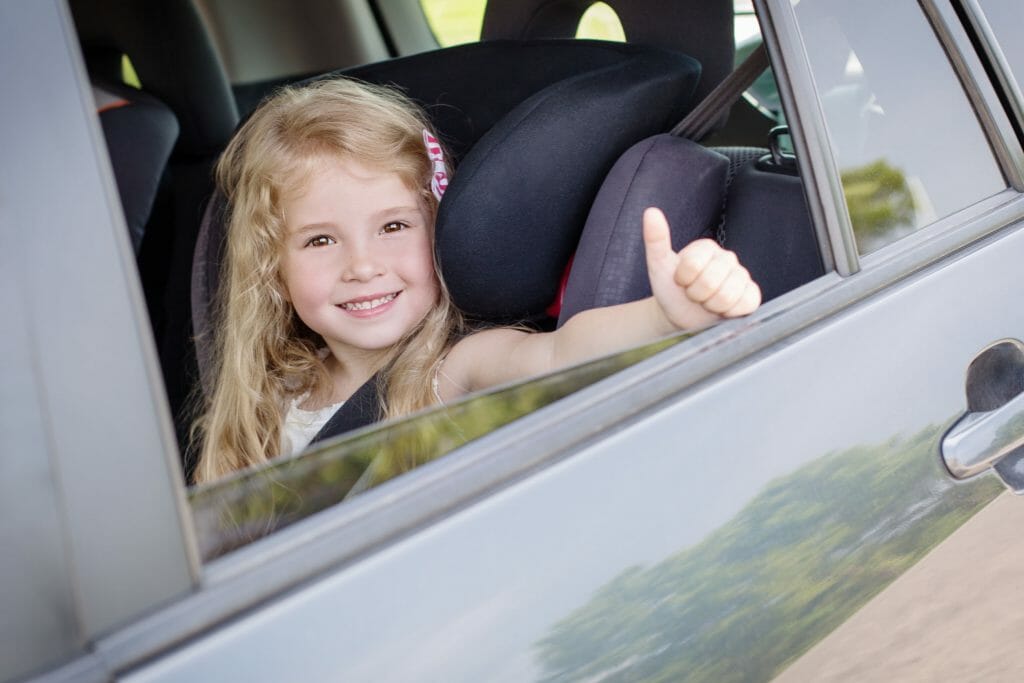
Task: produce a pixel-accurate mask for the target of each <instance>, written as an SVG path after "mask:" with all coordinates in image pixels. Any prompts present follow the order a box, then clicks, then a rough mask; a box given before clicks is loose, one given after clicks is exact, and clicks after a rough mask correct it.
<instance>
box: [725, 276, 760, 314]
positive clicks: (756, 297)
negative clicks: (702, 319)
mask: <svg viewBox="0 0 1024 683" xmlns="http://www.w3.org/2000/svg"><path fill="white" fill-rule="evenodd" d="M760 305H761V288H760V287H758V286H757V283H756V282H754V281H753V280H750V281H749V282H747V286H746V287H745V288H744V289H743V294H742V295H741V296H740V299H739V301H737V302H736V305H734V306H733V307H732V308H730V309H729V310H727V311H726V312H725V313H722V314H721V315H722V317H723V318H737V317H739V316H741V315H747V314H749V313H753V312H754V311H756V310H757V307H758V306H760Z"/></svg>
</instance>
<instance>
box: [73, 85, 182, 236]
mask: <svg viewBox="0 0 1024 683" xmlns="http://www.w3.org/2000/svg"><path fill="white" fill-rule="evenodd" d="M92 90H93V98H94V99H95V102H96V111H97V113H98V114H99V118H100V125H101V127H102V128H103V137H104V139H105V140H106V143H107V152H108V153H109V155H110V165H111V167H112V168H113V170H114V179H115V180H116V181H117V189H118V194H119V195H120V197H121V206H122V208H123V209H124V217H125V222H126V223H127V225H128V233H129V235H130V237H131V241H132V247H133V248H134V250H135V253H136V254H138V253H139V246H140V245H141V244H142V237H143V235H144V234H145V231H146V223H147V222H148V221H149V215H150V212H151V211H152V209H153V202H154V201H155V200H156V194H157V189H158V188H159V185H160V178H161V176H162V175H163V172H164V168H166V166H167V160H168V159H169V158H170V156H171V150H172V149H173V148H174V142H175V141H176V140H177V139H178V120H177V119H176V118H175V116H174V114H173V113H172V112H171V110H170V108H168V107H167V106H166V105H165V104H163V103H162V102H160V101H159V100H157V99H156V98H154V97H151V96H150V95H148V94H146V93H144V92H142V91H140V90H136V89H135V88H130V87H128V86H125V85H121V84H117V83H104V82H101V81H98V80H95V79H94V80H93V82H92Z"/></svg>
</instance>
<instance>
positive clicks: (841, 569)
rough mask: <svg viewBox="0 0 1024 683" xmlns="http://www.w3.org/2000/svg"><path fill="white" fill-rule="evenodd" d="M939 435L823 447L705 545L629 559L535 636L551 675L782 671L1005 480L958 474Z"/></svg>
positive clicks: (717, 675) (548, 678) (936, 431)
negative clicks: (637, 562) (942, 451)
mask: <svg viewBox="0 0 1024 683" xmlns="http://www.w3.org/2000/svg"><path fill="white" fill-rule="evenodd" d="M940 434H941V430H940V428H939V427H935V426H933V427H930V428H928V429H926V430H924V431H922V432H920V433H919V434H917V435H915V436H913V437H911V438H908V439H893V440H891V441H889V442H887V443H884V444H879V445H875V446H858V447H855V448H852V449H849V450H846V451H843V452H839V453H833V454H831V455H828V456H825V457H822V458H820V459H818V460H816V461H814V462H812V463H810V464H808V465H806V466H804V467H803V468H801V469H799V470H797V471H796V472H794V473H792V474H791V475H788V476H786V477H783V478H781V479H778V480H776V481H773V482H771V483H770V484H768V486H767V487H766V488H765V489H764V490H763V491H762V492H761V493H760V494H759V495H758V496H757V497H755V498H754V499H753V500H751V502H750V503H749V504H748V505H747V506H746V507H745V508H744V509H743V510H741V511H740V512H739V513H738V514H737V515H736V516H735V517H734V518H733V519H732V520H731V521H729V522H728V523H727V524H725V525H724V526H722V527H720V528H718V529H717V530H715V531H714V532H713V533H711V534H710V535H709V536H707V537H706V538H705V539H704V540H703V541H701V542H700V543H698V544H696V545H695V546H692V547H690V548H688V549H686V550H683V551H682V552H680V553H678V554H677V555H675V556H673V557H669V558H668V559H666V560H664V561H663V562H660V563H658V564H657V565H655V566H653V567H650V568H642V567H634V568H631V569H629V570H628V571H625V572H623V573H622V574H621V575H619V576H618V577H616V578H615V579H614V580H612V581H611V582H609V583H608V584H607V585H605V586H604V587H603V588H601V589H599V590H598V592H597V593H596V594H595V595H594V597H593V598H592V599H591V600H590V601H589V602H588V603H587V604H585V605H583V606H582V607H580V608H579V609H577V610H576V611H574V612H573V613H572V614H570V615H568V616H567V617H566V618H564V619H563V620H561V621H560V622H559V623H558V624H556V625H555V626H554V627H553V628H552V629H551V631H550V634H549V635H548V636H547V637H546V638H544V639H543V640H542V641H541V642H539V643H538V644H537V646H536V648H537V654H538V657H539V660H540V663H541V665H542V668H543V670H544V672H545V675H544V676H543V677H542V680H543V681H545V682H547V683H554V682H556V681H557V682H564V681H596V680H600V681H602V682H603V683H612V682H619V681H622V682H625V681H631V682H632V681H665V682H668V681H683V680H685V681H714V682H716V683H728V682H730V681H768V680H771V679H772V678H774V677H775V676H776V675H777V674H778V673H780V672H781V671H782V670H783V669H784V668H785V667H786V665H787V664H789V663H790V662H791V661H793V660H794V659H796V658H797V657H798V656H799V655H801V654H802V653H803V652H805V651H806V650H808V649H809V648H810V647H811V646H813V645H814V644H815V643H816V642H817V641H818V640H820V639H821V638H823V637H825V636H826V635H828V633H829V632H830V631H832V630H833V629H835V628H836V627H837V626H839V624H841V623H842V622H843V621H845V620H846V619H847V618H848V617H849V616H850V615H851V614H853V612H855V611H856V610H857V609H859V608H860V607H861V606H863V605H864V604H865V603H867V602H868V601H869V600H870V599H871V598H872V597H873V596H874V595H876V594H877V593H878V592H879V591H881V590H882V589H883V588H884V587H885V586H886V585H888V584H889V583H890V582H892V581H893V580H894V579H896V578H897V577H898V576H900V575H901V574H902V573H903V572H904V571H906V570H907V569H909V568H910V567H911V566H912V565H913V564H914V563H916V562H917V561H918V560H919V559H920V558H921V557H923V556H924V555H925V554H926V553H927V552H928V551H929V550H930V549H931V548H932V547H934V546H935V545H936V544H938V543H939V542H941V541H942V540H943V539H945V538H946V537H947V536H948V535H949V534H951V533H952V532H953V531H954V530H955V529H957V528H958V527H959V526H960V525H961V524H963V523H964V522H965V521H967V519H969V518H970V517H971V516H972V515H974V513H975V512H977V511H978V510H979V509H981V507H983V506H984V505H986V504H987V503H988V502H989V501H991V500H992V499H993V498H994V497H995V496H996V495H997V494H998V493H999V492H1000V491H1002V490H1003V487H1002V485H1001V484H1000V483H999V481H998V480H997V479H995V478H994V477H983V478H979V479H976V480H972V481H970V482H965V483H959V484H955V483H953V482H952V481H951V480H950V479H949V478H948V476H947V475H946V473H945V471H944V469H943V468H942V466H941V465H940V464H939V461H938V457H937V455H936V453H935V443H936V439H937V438H938V437H939V435H940ZM752 455H753V454H752Z"/></svg>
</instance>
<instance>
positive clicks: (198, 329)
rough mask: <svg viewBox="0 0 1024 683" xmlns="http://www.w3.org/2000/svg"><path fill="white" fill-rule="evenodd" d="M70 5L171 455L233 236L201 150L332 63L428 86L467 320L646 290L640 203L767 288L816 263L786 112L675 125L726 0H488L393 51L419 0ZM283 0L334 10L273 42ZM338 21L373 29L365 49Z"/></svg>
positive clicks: (774, 289)
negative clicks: (729, 253) (589, 29)
mask: <svg viewBox="0 0 1024 683" xmlns="http://www.w3.org/2000/svg"><path fill="white" fill-rule="evenodd" d="M69 4H70V8H71V11H72V15H73V18H74V22H75V25H76V28H77V31H78V35H79V40H80V44H81V49H82V53H83V56H84V59H85V64H86V68H87V70H88V74H89V77H90V80H91V81H92V83H93V85H94V89H95V90H96V92H97V108H98V111H99V112H100V113H99V116H100V120H101V122H102V127H103V132H104V135H105V137H106V141H107V147H108V151H109V152H110V156H111V162H112V166H113V168H114V172H115V177H116V180H117V183H118V187H119V190H120V193H121V197H122V203H123V205H124V210H125V216H126V219H127V223H128V225H129V230H130V232H131V239H132V242H133V245H134V247H135V251H136V257H137V263H138V268H139V273H140V279H141V282H142V284H143V289H144V292H145V296H146V303H147V307H148V311H149V316H150V322H151V324H152V328H153V333H154V338H155V340H156V346H157V349H158V353H159V358H160V362H161V366H162V371H163V376H164V382H165V387H166V391H167V394H168V399H169V403H170V406H171V409H172V412H173V416H174V422H175V427H176V431H177V435H178V439H179V443H180V445H181V447H182V452H183V453H184V452H185V444H186V441H187V433H188V428H189V424H190V417H191V412H190V407H191V406H192V405H194V403H195V398H196V395H197V392H199V391H201V389H199V388H198V387H201V386H202V384H203V383H204V382H205V381H208V378H205V377H203V375H204V372H206V370H205V368H206V365H207V362H208V357H209V349H208V345H209V339H210V306H211V302H212V301H213V297H214V294H215V292H216V288H217V283H218V273H219V263H220V258H221V249H222V246H223V245H222V242H223V229H224V226H223V216H224V208H225V207H224V201H223V199H222V198H221V197H219V196H218V194H217V192H216V191H215V188H214V184H213V180H212V168H213V165H214V164H215V162H216V160H217V158H218V155H219V154H220V152H221V151H222V150H223V149H224V147H225V146H226V144H227V142H228V141H229V139H230V138H231V135H232V134H233V131H234V130H235V129H236V127H237V126H238V124H239V122H240V120H242V119H243V118H244V117H245V116H246V115H248V113H249V112H251V110H252V109H253V107H254V106H255V104H256V103H257V102H258V101H259V100H260V99H261V98H262V97H263V96H264V95H265V94H267V93H269V92H271V91H273V89H274V88H276V87H279V86H281V85H282V84H285V83H293V82H299V81H304V80H309V79H320V78H331V77H334V76H338V75H344V76H349V77H355V78H359V79H363V80H367V81H371V82H376V83H388V84H394V85H396V86H398V87H400V88H401V89H403V90H405V91H406V93H407V94H409V95H410V96H411V97H412V98H413V99H414V100H416V101H418V102H420V103H422V104H423V105H424V107H425V109H426V110H427V112H428V114H429V116H430V117H431V119H432V121H433V122H434V124H435V127H436V130H437V131H438V132H439V134H440V136H441V138H442V140H443V141H444V143H445V144H446V146H447V147H448V149H449V150H450V152H451V155H450V156H451V162H452V163H453V165H455V167H456V168H457V172H456V173H455V174H454V177H453V180H452V183H451V186H450V187H449V190H448V193H447V194H446V196H445V200H444V202H443V203H442V204H441V207H440V210H439V215H438V217H437V225H436V245H437V246H436V248H437V251H438V255H439V259H440V262H441V267H442V271H443V274H444V277H445V280H446V283H447V285H448V287H449V289H450V291H451V294H452V296H453V299H454V301H455V303H456V304H457V305H458V306H459V307H460V308H461V309H463V310H464V311H465V312H466V313H467V314H468V316H469V317H470V318H471V319H474V320H478V321H482V322H485V323H495V324H506V323H521V322H527V323H529V324H531V325H534V326H536V327H538V328H541V329H551V328H553V327H554V326H555V325H557V324H560V323H563V322H564V321H565V320H567V319H568V318H569V317H570V316H571V315H572V314H574V313H576V312H578V311H580V310H584V309H586V308H590V307H594V306H603V305H610V304H615V303H621V302H624V301H629V300H634V299H637V298H640V297H643V296H647V295H649V293H650V288H649V285H648V283H647V280H646V270H645V267H644V256H643V245H642V240H641V237H640V234H641V233H640V215H641V212H642V209H643V208H644V207H646V206H651V205H657V206H660V207H663V208H664V210H665V211H666V213H667V215H668V217H669V222H670V224H671V225H672V228H673V243H674V246H675V248H677V249H679V248H682V246H684V245H685V244H686V243H687V242H689V241H691V240H693V239H696V238H698V237H702V236H710V237H713V238H715V239H717V240H718V241H719V242H720V243H721V244H723V245H724V246H726V247H727V248H730V249H732V250H734V251H736V252H737V254H738V256H739V257H740V260H741V262H743V263H744V264H745V265H746V266H747V267H748V269H749V270H750V271H751V274H752V275H753V276H754V279H755V280H756V281H757V282H758V283H759V284H760V286H761V288H762V291H763V294H764V299H765V300H770V299H772V298H774V297H776V296H779V295H780V294H783V293H785V292H787V291H789V290H791V289H793V288H794V287H797V286H799V285H800V284H803V283H805V282H807V281H809V280H811V279H813V278H815V277H817V276H818V275H821V274H822V273H824V272H825V266H824V264H823V262H822V259H821V255H820V251H819V246H818V242H817V239H816V237H815V231H814V229H813V226H812V224H811V221H810V218H809V215H808V210H807V206H806V202H805V199H804V190H803V185H802V183H801V181H800V178H799V173H798V170H797V166H796V163H795V160H794V158H793V156H792V154H790V153H787V152H784V151H783V149H782V146H781V145H780V138H781V137H782V136H784V134H785V131H784V130H778V129H777V130H775V131H773V132H772V133H771V134H769V131H770V130H771V129H772V128H773V126H774V125H775V124H776V123H777V122H778V121H777V120H773V119H772V118H769V117H768V116H765V115H764V113H763V112H762V111H759V110H758V109H757V107H755V106H753V105H752V104H751V103H750V102H748V101H747V100H745V99H739V100H736V101H735V103H729V104H732V105H733V106H732V107H731V113H729V115H721V116H718V117H717V120H716V122H715V123H716V125H715V126H714V127H713V128H712V130H711V131H710V132H709V133H708V134H707V135H703V136H701V138H700V139H697V140H691V139H687V138H685V137H680V136H679V135H673V134H672V133H670V132H669V131H671V130H672V129H673V126H674V125H675V124H677V123H678V122H679V121H680V120H681V119H683V118H684V117H685V116H686V115H687V113H689V112H690V111H691V110H692V109H693V108H694V107H695V106H696V105H697V104H699V103H700V102H701V101H702V100H703V99H704V98H705V96H707V95H708V94H709V93H711V92H712V91H713V90H714V88H715V87H716V86H717V85H718V84H719V83H721V82H722V81H723V80H724V79H725V78H726V77H727V75H728V74H729V73H730V71H732V69H733V64H734V61H735V55H736V46H735V37H734V3H733V1H732V0H716V1H714V2H711V1H707V0H680V1H678V2H672V1H668V0H643V1H640V0H614V1H612V0H609V2H608V3H607V4H608V5H609V6H611V8H612V9H613V10H614V11H615V12H616V13H617V15H618V17H619V19H620V21H621V23H622V27H623V31H624V33H625V35H626V37H627V41H628V42H626V43H617V42H608V41H596V40H577V39H575V38H574V36H575V34H576V28H577V26H578V25H579V23H580V18H581V17H582V16H583V13H584V12H585V11H586V10H587V9H588V8H589V7H590V5H591V4H592V3H591V2H590V1H589V0H565V1H562V2H552V1H551V0H521V1H518V2H501V3H499V2H489V3H487V6H486V9H485V12H484V16H483V22H482V28H481V35H480V40H479V41H478V42H473V43H469V44H464V45H457V46H453V47H443V48H442V47H433V48H432V49H426V50H419V49H415V50H412V49H403V47H402V44H403V41H405V42H408V40H407V39H406V38H404V37H403V36H404V35H406V34H408V33H409V30H408V27H403V24H402V22H401V21H398V22H396V21H394V20H393V17H394V16H395V15H396V12H397V10H396V9H395V8H396V7H398V6H399V5H401V6H403V7H405V10H406V11H407V12H414V13H415V12H422V10H421V9H420V8H419V6H418V5H417V4H416V3H414V2H408V3H400V2H391V3H383V2H382V3H366V4H365V5H364V4H363V3H361V2H357V1H355V0H352V1H350V2H335V3H324V2H305V3H294V4H288V5H287V6H286V5H284V4H282V3H273V2H257V3H243V2H232V1H230V0H204V1H198V0H196V1H195V2H194V1H193V0H158V1H157V0H154V1H151V2H145V3H142V2H118V1H115V0H71V2H70V3H69ZM278 5H279V6H278ZM327 5H330V8H327ZM247 13H248V14H249V15H250V16H248V17H247V16H245V15H246V14H247ZM289 13H295V14H296V16H299V17H301V25H302V26H305V27H307V28H308V27H310V26H313V25H316V24H324V21H326V19H327V18H330V19H331V21H334V22H336V25H337V26H338V28H337V30H335V31H332V30H329V29H328V28H323V29H322V30H321V31H319V33H321V34H326V35H318V32H314V31H312V30H309V31H307V34H306V35H303V34H301V32H298V35H299V38H292V39H291V42H289V39H288V38H282V39H281V40H282V41H283V42H282V44H281V45H277V44H275V42H274V41H273V40H271V39H270V37H269V36H266V35H262V33H261V32H265V31H267V30H269V29H268V26H273V24H274V23H275V21H278V22H279V23H282V24H283V23H284V21H285V19H286V18H287V15H288V14H289ZM317 13H320V14H317ZM317 17H320V19H318V18H317ZM417 18H418V20H419V22H420V23H421V24H422V23H424V22H423V21H422V16H419V15H418V16H417ZM232 21H233V22H234V23H232ZM299 22H300V20H299V19H296V20H295V21H293V22H292V24H293V25H295V24H298V23H299ZM245 26H251V27H254V28H253V30H252V31H251V33H252V35H250V36H246V37H244V38H242V37H240V36H243V35H244V31H243V27H245ZM367 27H371V28H372V30H371V31H365V30H364V29H365V28H367ZM339 36H348V37H350V38H351V37H352V36H363V38H362V41H363V42H362V47H361V48H360V43H359V42H358V41H353V40H350V41H348V42H347V43H346V44H345V45H344V46H342V47H339V46H337V45H335V44H334V43H337V42H338V40H337V38H338V37H339ZM367 36H369V37H367ZM261 39H264V40H263V42H262V43H261ZM258 45H265V46H266V49H265V50H260V49H259V48H258ZM254 46H255V47H254ZM325 46H327V47H325ZM382 50H383V51H384V52H383V54H381V51H382ZM339 52H345V53H346V54H344V55H340V56H339ZM245 54H249V55H250V57H249V61H250V62H253V64H255V66H254V67H253V68H252V69H249V70H248V71H246V70H245V69H243V68H242V67H241V66H239V65H240V64H243V65H244V55H245ZM281 54H284V55H290V56H288V57H287V58H285V57H280V55H281ZM239 55H242V57H240V56H239ZM251 55H257V56H256V57H252V56H251ZM295 55H299V56H298V57H296V56H295ZM382 57H383V58H382ZM339 59H343V60H345V61H344V62H338V61H337V60H339ZM125 60H128V62H129V63H130V64H131V66H132V67H133V68H134V71H135V72H136V73H137V75H138V83H137V84H128V83H127V82H126V79H125V76H124V63H125ZM260 60H262V62H261V61H260ZM332 60H334V61H332ZM263 62H265V63H266V64H264V65H263V68H262V70H260V69H259V68H256V67H259V66H260V65H261V64H263ZM228 66H231V67H232V69H233V70H234V71H235V72H239V73H243V72H244V74H245V77H244V78H242V79H238V80H236V79H234V78H232V77H231V76H229V73H228V68H227V67H228ZM254 72H255V73H254ZM780 117H781V113H780ZM201 380H203V381H201ZM367 400H372V394H371V395H370V396H369V398H368V399H367ZM360 404H362V405H363V406H364V408H365V406H366V405H368V404H367V403H366V402H365V401H364V402H362V403H361V402H360V401H355V400H353V401H350V402H349V404H346V408H347V409H349V410H351V411H354V413H353V415H350V416H348V417H347V418H345V419H343V420H342V421H341V423H342V429H351V428H353V427H357V426H361V425H363V424H366V423H367V422H368V421H370V420H371V419H373V416H372V411H366V410H365V409H364V410H362V411H360V409H359V405H360ZM349 405H351V407H349ZM343 410H344V409H343ZM328 426H330V425H328ZM337 429H338V427H337V426H336V427H335V431H328V432H327V433H323V434H322V435H321V436H320V437H318V438H324V437H326V436H331V435H333V434H336V433H338V431H337ZM187 470H188V463H187V462H186V472H187Z"/></svg>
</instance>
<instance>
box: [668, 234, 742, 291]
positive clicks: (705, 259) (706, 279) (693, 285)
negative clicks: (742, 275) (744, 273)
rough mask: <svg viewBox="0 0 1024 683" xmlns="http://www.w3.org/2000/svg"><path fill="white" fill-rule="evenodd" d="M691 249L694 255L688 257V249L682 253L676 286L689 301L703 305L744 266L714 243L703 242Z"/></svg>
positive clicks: (731, 254)
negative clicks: (683, 290)
mask: <svg viewBox="0 0 1024 683" xmlns="http://www.w3.org/2000/svg"><path fill="white" fill-rule="evenodd" d="M690 246H692V247H696V248H695V249H694V250H693V253H692V254H686V253H685V252H686V251H687V250H688V249H689V247H687V249H684V250H683V253H680V263H679V267H678V269H677V270H676V282H677V283H678V284H679V285H681V286H683V287H684V288H685V289H686V296H687V298H688V299H690V300H691V301H696V302H698V303H704V302H706V301H707V300H709V299H710V298H711V297H713V296H714V295H715V294H716V293H717V292H718V291H719V290H720V289H721V287H722V284H723V283H724V282H725V281H726V279H727V278H728V277H729V276H730V274H732V272H733V271H734V270H736V269H738V268H741V267H742V266H740V265H739V261H738V260H737V259H736V255H735V254H734V253H732V252H731V251H726V250H725V249H722V248H721V247H719V246H718V244H716V243H715V242H713V241H711V240H700V241H699V242H694V243H693V244H691V245H690ZM698 268H699V269H700V270H699V271H698Z"/></svg>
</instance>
